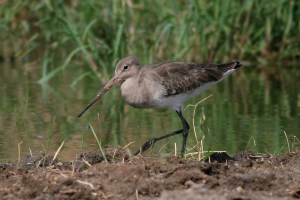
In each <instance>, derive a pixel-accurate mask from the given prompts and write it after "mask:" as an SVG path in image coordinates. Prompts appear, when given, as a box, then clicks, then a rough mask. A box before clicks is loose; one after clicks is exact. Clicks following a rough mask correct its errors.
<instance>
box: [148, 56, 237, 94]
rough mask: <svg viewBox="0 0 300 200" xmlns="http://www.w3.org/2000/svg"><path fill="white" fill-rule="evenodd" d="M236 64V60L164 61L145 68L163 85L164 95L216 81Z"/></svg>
mask: <svg viewBox="0 0 300 200" xmlns="http://www.w3.org/2000/svg"><path fill="white" fill-rule="evenodd" d="M236 65H237V62H231V63H227V64H220V65H215V64H195V63H189V62H165V63H160V64H154V65H149V66H148V67H147V68H148V69H150V70H151V71H152V72H153V73H151V74H152V78H154V79H156V81H160V83H161V84H162V85H163V86H164V87H165V89H166V94H165V96H172V95H177V94H180V93H184V92H188V91H192V90H194V89H197V88H198V87H200V86H201V85H203V84H205V83H209V82H214V81H218V80H220V79H221V78H222V77H223V74H224V73H226V72H227V71H228V70H231V69H233V68H234V67H235V66H236Z"/></svg>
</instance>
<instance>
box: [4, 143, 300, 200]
mask: <svg viewBox="0 0 300 200" xmlns="http://www.w3.org/2000/svg"><path fill="white" fill-rule="evenodd" d="M106 154H107V159H108V163H105V161H104V159H103V156H101V153H100V152H97V151H94V152H87V153H84V154H82V155H79V156H78V158H77V159H76V160H74V161H59V160H57V159H55V160H54V161H53V157H52V156H47V157H46V156H27V157H26V158H24V159H22V160H19V161H16V162H12V163H2V164H0V198H1V199H140V200H142V199H149V200H150V199H164V200H166V199H170V200H171V199H172V200H173V199H175V200H177V199H178V200H179V199H186V200H194V199H235V200H238V199H297V198H298V199H299V198H300V152H295V153H289V154H286V155H282V156H278V157H272V156H255V155H252V154H251V153H240V154H238V155H236V156H234V157H229V156H228V155H227V154H226V153H219V154H214V155H212V156H211V157H210V159H209V160H207V161H206V162H199V161H196V160H192V159H182V158H179V157H169V158H168V159H161V158H153V157H146V156H143V155H138V156H135V157H130V158H128V157H127V156H126V151H125V150H124V149H121V148H113V147H108V148H106Z"/></svg>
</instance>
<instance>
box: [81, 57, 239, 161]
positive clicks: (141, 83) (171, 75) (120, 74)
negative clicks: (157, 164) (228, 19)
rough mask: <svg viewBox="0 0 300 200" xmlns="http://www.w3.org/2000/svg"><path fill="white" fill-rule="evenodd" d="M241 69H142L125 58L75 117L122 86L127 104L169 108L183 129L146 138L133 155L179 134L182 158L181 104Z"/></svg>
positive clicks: (178, 65)
mask: <svg viewBox="0 0 300 200" xmlns="http://www.w3.org/2000/svg"><path fill="white" fill-rule="evenodd" d="M241 66H242V65H241V64H240V63H239V62H238V61H235V62H230V63H225V64H196V63H191V62H163V63H159V64H152V65H147V66H145V67H141V64H140V62H139V60H138V59H137V58H136V57H133V56H129V57H125V58H123V59H121V60H120V61H119V62H118V63H117V66H116V69H115V75H114V76H113V77H112V79H111V80H110V81H109V82H108V83H107V84H106V85H105V86H104V87H103V89H102V90H100V92H99V93H98V94H97V96H96V97H95V98H94V99H93V100H92V101H91V102H90V103H89V104H88V105H87V106H86V108H85V109H84V110H83V111H82V112H81V113H80V114H79V115H78V117H80V116H81V115H82V114H83V113H84V112H85V111H86V110H87V109H89V108H90V107H91V106H92V105H93V104H94V103H95V102H96V101H97V100H98V99H99V98H100V97H101V96H102V95H103V94H104V93H105V92H107V91H108V90H109V89H110V88H111V87H112V86H113V85H115V84H117V83H121V94H122V96H123V98H124V99H125V101H126V103H128V104H129V105H131V106H133V107H135V108H156V109H160V108H171V109H173V110H175V111H176V113H177V114H178V116H179V118H180V120H181V123H182V127H183V128H182V129H180V130H178V131H174V132H171V133H169V134H166V135H163V136H161V137H155V138H151V139H149V140H148V141H147V142H145V143H144V144H143V145H142V146H141V148H140V149H139V150H138V151H136V152H135V153H134V155H136V154H139V153H142V152H144V151H145V150H147V149H148V148H149V147H150V146H152V145H154V143H155V142H157V141H159V140H162V139H164V138H167V137H170V136H173V135H177V134H181V135H182V137H183V140H182V147H181V156H184V154H185V150H186V143H187V137H188V133H189V128H190V126H189V124H188V123H187V121H186V120H185V118H184V117H183V115H182V112H181V108H182V106H183V104H184V102H185V101H186V100H188V99H190V98H192V97H194V96H196V95H198V94H200V93H201V92H203V91H204V90H206V89H207V88H209V87H211V86H212V85H214V84H216V83H218V82H220V81H221V80H223V79H224V78H225V77H226V76H228V75H229V74H231V73H232V72H234V71H235V70H236V69H237V68H239V67H241Z"/></svg>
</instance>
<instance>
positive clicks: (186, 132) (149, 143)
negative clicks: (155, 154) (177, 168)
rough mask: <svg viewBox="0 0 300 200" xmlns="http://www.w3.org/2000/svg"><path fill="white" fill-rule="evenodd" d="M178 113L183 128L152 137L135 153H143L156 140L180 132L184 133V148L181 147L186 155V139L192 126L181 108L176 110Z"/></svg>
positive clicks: (182, 154) (182, 152) (182, 153)
mask: <svg viewBox="0 0 300 200" xmlns="http://www.w3.org/2000/svg"><path fill="white" fill-rule="evenodd" d="M176 113H177V114H178V115H179V117H180V120H181V123H182V126H183V129H180V130H178V131H174V132H171V133H168V134H166V135H163V136H161V137H157V138H150V139H149V140H148V141H147V142H145V143H144V144H143V146H141V148H140V149H139V150H137V151H136V152H135V153H134V154H133V155H137V154H139V153H143V152H144V151H146V150H147V149H149V147H151V146H153V145H154V144H155V142H157V141H159V140H162V139H165V138H168V137H170V136H173V135H178V134H182V136H183V140H182V148H181V156H182V157H183V156H184V153H185V148H186V141H187V137H188V133H189V129H190V126H189V124H188V123H187V121H186V120H185V118H184V117H183V115H182V113H181V110H176Z"/></svg>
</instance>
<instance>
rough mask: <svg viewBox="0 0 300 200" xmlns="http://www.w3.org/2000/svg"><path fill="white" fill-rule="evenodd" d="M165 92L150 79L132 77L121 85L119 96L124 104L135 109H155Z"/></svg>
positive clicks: (158, 84) (157, 83)
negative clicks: (123, 100)
mask: <svg viewBox="0 0 300 200" xmlns="http://www.w3.org/2000/svg"><path fill="white" fill-rule="evenodd" d="M164 92H165V89H164V87H163V86H162V85H161V84H160V83H159V82H156V81H153V80H151V79H147V78H144V79H142V80H141V79H139V78H138V77H132V78H129V79H127V80H126V81H124V82H123V84H122V85H121V94H122V97H123V98H124V99H125V101H126V103H128V104H129V105H131V106H133V107H136V108H155V107H158V105H157V103H158V102H159V99H160V98H161V97H162V96H163V94H164Z"/></svg>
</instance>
